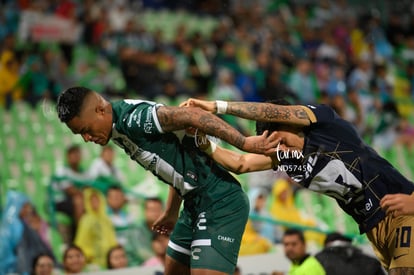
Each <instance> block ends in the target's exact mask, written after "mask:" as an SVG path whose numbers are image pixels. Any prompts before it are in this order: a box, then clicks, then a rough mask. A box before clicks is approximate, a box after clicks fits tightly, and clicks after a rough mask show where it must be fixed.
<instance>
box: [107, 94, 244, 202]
mask: <svg viewBox="0 0 414 275" xmlns="http://www.w3.org/2000/svg"><path fill="white" fill-rule="evenodd" d="M159 106H162V105H161V104H156V103H155V102H151V101H143V100H123V101H119V102H115V103H113V104H112V108H113V129H112V140H113V141H114V143H115V144H117V145H119V146H120V147H122V148H123V149H124V150H125V152H126V153H127V154H128V155H129V156H130V157H131V159H132V160H134V161H136V162H138V163H139V164H140V165H141V166H143V167H144V168H145V169H146V170H150V171H151V172H152V173H153V174H154V175H155V176H157V177H158V178H159V179H161V180H162V181H164V182H165V183H167V184H169V185H171V186H172V187H174V188H175V189H176V190H177V192H178V193H179V194H180V195H181V196H182V197H183V198H184V199H186V198H187V197H190V194H191V196H193V194H194V193H198V192H201V191H202V192H206V191H207V193H208V194H207V195H208V196H209V197H210V198H211V200H213V201H214V199H215V198H218V197H222V195H223V193H225V192H226V190H215V189H214V186H215V184H216V183H217V181H227V182H231V183H235V184H239V183H238V181H237V180H236V179H235V178H234V177H233V176H231V175H230V174H229V173H228V172H227V171H226V170H224V169H223V168H221V167H219V166H218V165H216V164H215V163H214V162H213V161H212V160H211V159H210V158H209V157H208V156H206V155H205V154H204V153H203V152H201V151H200V150H199V149H198V148H197V147H196V146H195V142H194V139H193V138H191V137H189V136H186V135H184V131H181V132H180V131H179V132H174V133H172V132H171V133H165V132H164V131H163V130H162V128H161V126H160V123H159V121H158V117H157V112H156V109H157V108H158V107H159ZM229 190H230V189H229ZM213 201H212V202H213Z"/></svg>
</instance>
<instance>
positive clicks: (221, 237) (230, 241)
mask: <svg viewBox="0 0 414 275" xmlns="http://www.w3.org/2000/svg"><path fill="white" fill-rule="evenodd" d="M217 240H219V241H224V242H229V243H233V242H234V238H231V237H228V236H222V235H218V237H217Z"/></svg>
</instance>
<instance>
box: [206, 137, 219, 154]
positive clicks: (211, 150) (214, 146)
mask: <svg viewBox="0 0 414 275" xmlns="http://www.w3.org/2000/svg"><path fill="white" fill-rule="evenodd" d="M216 149H217V144H215V143H214V142H212V141H210V146H208V147H207V149H205V150H204V153H206V154H207V155H209V156H211V155H212V154H213V153H214V151H216Z"/></svg>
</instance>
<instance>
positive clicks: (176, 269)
mask: <svg viewBox="0 0 414 275" xmlns="http://www.w3.org/2000/svg"><path fill="white" fill-rule="evenodd" d="M191 242H192V228H191V218H190V217H189V215H188V213H187V212H186V210H185V209H184V210H183V211H182V212H181V214H180V217H179V218H178V221H177V223H176V225H175V226H174V231H173V233H172V234H171V236H170V241H169V242H168V247H167V257H166V260H165V266H164V274H165V275H176V274H183V275H187V274H188V275H189V274H190V256H191V251H190V249H191Z"/></svg>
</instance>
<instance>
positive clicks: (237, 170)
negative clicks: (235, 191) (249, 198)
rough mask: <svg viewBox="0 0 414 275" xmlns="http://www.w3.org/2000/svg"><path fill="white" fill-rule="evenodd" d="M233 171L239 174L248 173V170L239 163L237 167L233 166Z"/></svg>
mask: <svg viewBox="0 0 414 275" xmlns="http://www.w3.org/2000/svg"><path fill="white" fill-rule="evenodd" d="M233 172H234V173H235V174H237V175H240V174H244V173H248V172H250V170H249V169H248V167H246V166H245V165H240V166H238V167H235V168H234V170H233Z"/></svg>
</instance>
